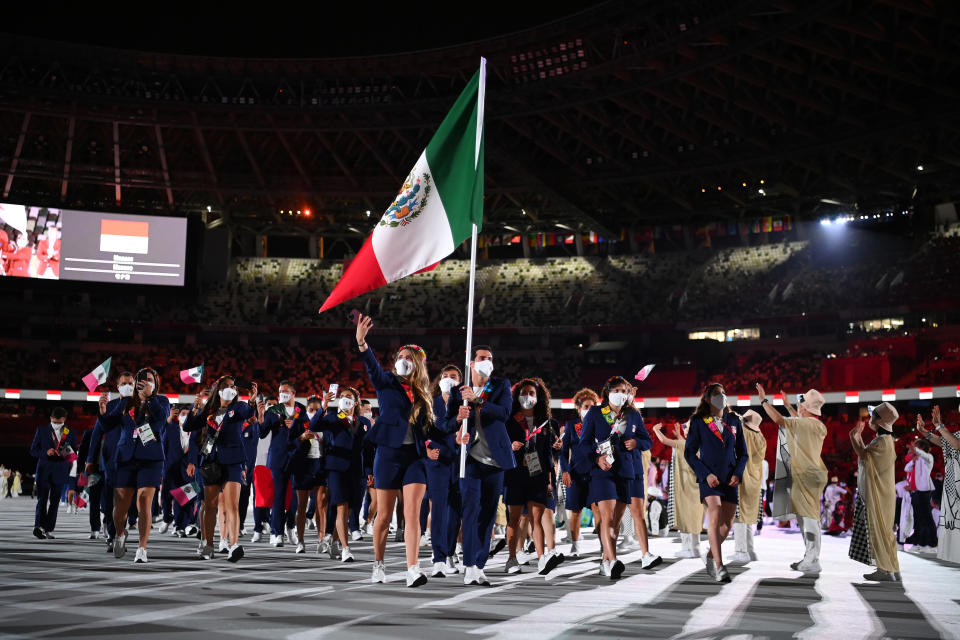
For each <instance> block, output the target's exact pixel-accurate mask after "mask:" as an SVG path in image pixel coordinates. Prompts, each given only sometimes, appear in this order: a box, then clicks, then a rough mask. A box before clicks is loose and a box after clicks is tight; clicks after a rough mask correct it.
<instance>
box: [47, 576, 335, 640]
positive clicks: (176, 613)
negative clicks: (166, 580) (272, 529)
mask: <svg viewBox="0 0 960 640" xmlns="http://www.w3.org/2000/svg"><path fill="white" fill-rule="evenodd" d="M330 591H333V587H323V588H321V589H317V588H316V587H307V588H304V589H293V590H290V591H274V592H272V593H263V594H260V595H255V596H247V597H244V598H232V599H230V600H219V601H217V600H215V601H213V602H203V603H200V604H188V605H183V606H180V607H171V608H169V609H159V610H154V611H145V612H143V613H133V614H130V615H126V616H121V617H119V618H113V619H111V620H104V621H102V622H100V623H99V626H100V627H101V628H102V627H115V626H126V625H133V624H143V623H147V622H161V621H163V620H169V619H171V618H184V617H187V616H191V615H194V614H198V613H211V612H213V611H217V610H219V609H227V608H231V607H244V606H247V605H251V604H257V603H260V602H269V601H270V600H279V599H282V598H293V597H296V596H304V595H319V594H321V593H328V592H330ZM89 627H90V623H89V622H84V623H82V624H75V625H70V626H67V627H58V628H56V629H49V630H47V631H41V632H39V633H36V634H34V635H35V636H48V635H54V634H63V633H67V632H69V631H77V630H80V629H89Z"/></svg>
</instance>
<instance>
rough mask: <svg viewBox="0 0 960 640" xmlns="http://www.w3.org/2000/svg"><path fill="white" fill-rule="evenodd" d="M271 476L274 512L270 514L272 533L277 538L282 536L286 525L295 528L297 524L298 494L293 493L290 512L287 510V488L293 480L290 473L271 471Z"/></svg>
mask: <svg viewBox="0 0 960 640" xmlns="http://www.w3.org/2000/svg"><path fill="white" fill-rule="evenodd" d="M270 475H271V476H273V510H272V511H271V513H270V533H271V534H273V535H275V536H282V535H283V529H284V525H286V526H288V527H293V526H294V525H295V524H296V522H297V492H296V491H294V492H293V497H291V498H290V510H289V512H288V511H287V509H286V503H287V487H289V486H290V481H291V480H292V478H291V476H290V474H289V473H286V472H285V471H281V470H277V469H270Z"/></svg>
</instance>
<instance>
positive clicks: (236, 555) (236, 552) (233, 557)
mask: <svg viewBox="0 0 960 640" xmlns="http://www.w3.org/2000/svg"><path fill="white" fill-rule="evenodd" d="M242 557H243V547H241V546H240V545H237V546H236V547H234V548H233V550H232V551H230V552H229V555H228V556H227V562H238V561H239V560H240V558H242Z"/></svg>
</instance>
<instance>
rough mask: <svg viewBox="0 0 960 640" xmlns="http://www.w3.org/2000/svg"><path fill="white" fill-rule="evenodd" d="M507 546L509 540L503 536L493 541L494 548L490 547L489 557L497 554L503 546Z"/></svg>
mask: <svg viewBox="0 0 960 640" xmlns="http://www.w3.org/2000/svg"><path fill="white" fill-rule="evenodd" d="M506 546H507V541H506V540H504V539H503V538H499V539H498V540H497V541H496V542H495V543H493V548H491V549H490V553H489V554H488V555H487V557H488V558H492V557H493V556H495V555H497V554H498V553H500V552H501V551H503V548H504V547H506Z"/></svg>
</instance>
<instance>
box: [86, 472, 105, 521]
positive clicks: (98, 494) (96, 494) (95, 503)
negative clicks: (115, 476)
mask: <svg viewBox="0 0 960 640" xmlns="http://www.w3.org/2000/svg"><path fill="white" fill-rule="evenodd" d="M87 494H88V495H89V497H90V499H89V500H88V501H87V508H88V509H90V514H89V515H90V531H100V520H101V518H102V516H101V513H100V504H101V500H103V478H100V482H98V483H97V484H95V485H93V486H92V487H87Z"/></svg>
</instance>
